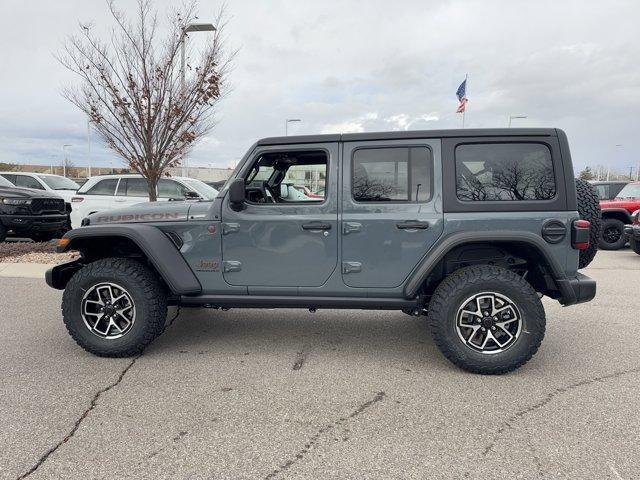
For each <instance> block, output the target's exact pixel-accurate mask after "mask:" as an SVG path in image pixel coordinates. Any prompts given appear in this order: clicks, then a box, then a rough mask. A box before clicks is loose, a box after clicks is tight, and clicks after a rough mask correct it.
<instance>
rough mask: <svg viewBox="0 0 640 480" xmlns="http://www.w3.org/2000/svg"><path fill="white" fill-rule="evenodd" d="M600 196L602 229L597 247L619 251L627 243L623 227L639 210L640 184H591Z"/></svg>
mask: <svg viewBox="0 0 640 480" xmlns="http://www.w3.org/2000/svg"><path fill="white" fill-rule="evenodd" d="M593 185H594V187H595V188H596V189H597V190H598V194H599V195H600V209H601V210H602V228H601V232H600V241H599V242H598V247H599V248H601V249H602V250H619V249H620V248H622V247H624V246H625V245H626V244H627V241H628V238H627V237H628V235H627V234H626V233H625V225H630V224H632V223H633V216H634V215H635V213H636V211H637V210H640V182H593Z"/></svg>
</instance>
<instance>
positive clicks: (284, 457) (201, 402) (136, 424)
mask: <svg viewBox="0 0 640 480" xmlns="http://www.w3.org/2000/svg"><path fill="white" fill-rule="evenodd" d="M585 273H587V274H588V275H590V276H592V277H594V278H596V279H597V280H598V282H599V283H598V295H597V297H596V299H595V301H593V302H591V303H588V304H584V305H579V306H574V307H570V308H562V307H560V306H559V305H558V304H557V303H555V302H553V301H548V300H545V307H546V310H547V335H546V338H545V341H544V342H543V345H542V348H541V350H540V351H539V352H538V354H537V355H536V356H535V357H534V358H533V360H532V361H531V362H529V364H527V365H526V366H524V367H523V368H521V369H520V370H518V371H516V372H514V373H512V374H509V375H505V376H501V377H486V376H478V375H472V374H468V373H465V372H463V371H461V370H458V369H457V368H455V367H454V366H452V365H451V364H450V363H448V362H447V361H446V360H445V359H444V358H443V357H442V356H441V355H440V353H439V352H438V351H437V349H436V347H435V346H434V344H433V342H432V341H431V338H430V336H429V335H428V333H427V331H426V328H425V325H424V321H423V320H422V319H416V318H411V317H408V316H406V315H404V314H402V313H393V312H359V311H318V312H317V313H315V314H313V313H309V312H307V311H303V310H291V311H285V310H267V311H258V310H231V311H227V312H221V311H207V310H188V309H183V310H182V312H181V313H180V315H179V316H178V317H177V319H175V321H174V322H173V323H172V324H171V325H169V326H168V327H167V330H166V332H165V333H164V334H163V335H162V337H160V338H159V339H158V340H157V341H156V342H155V343H154V344H152V345H151V346H150V347H149V348H148V349H147V350H146V351H145V352H144V354H143V355H142V356H141V357H139V358H136V359H119V360H114V359H102V358H97V357H94V356H92V355H90V354H88V353H85V352H84V351H83V350H81V349H80V348H79V347H77V346H76V345H75V343H74V342H73V341H72V339H71V338H70V337H69V336H68V335H67V333H66V331H65V330H64V326H63V324H62V320H61V315H60V309H59V305H60V298H61V293H60V292H57V291H54V290H52V289H49V288H48V287H46V285H45V284H44V281H42V280H37V279H23V278H20V279H13V278H0V307H1V309H0V310H1V315H0V322H1V323H0V328H1V330H2V336H0V358H1V361H2V368H1V369H0V372H1V373H0V377H1V381H2V389H1V390H0V422H1V424H2V427H3V428H2V429H0V445H2V448H0V476H1V478H3V479H5V478H6V479H17V478H24V477H25V476H27V477H28V478H33V479H39V478H41V479H45V478H95V479H97V478H104V479H107V478H108V479H113V478H189V479H200V478H211V479H227V478H229V479H245V478H246V479H249V478H251V479H267V478H274V479H276V478H323V479H326V478H380V479H391V478H421V479H425V478H527V479H528V478H532V479H533V478H594V479H595V478H597V479H604V478H612V479H620V478H624V479H630V478H638V471H639V468H640V448H639V447H638V446H639V445H640V414H638V412H639V411H640V348H639V344H640V315H639V314H638V311H639V310H638V298H640V296H639V295H638V294H639V293H640V256H638V255H636V254H634V253H633V252H631V251H630V250H628V249H627V250H623V251H618V252H599V254H598V257H597V258H596V261H595V262H594V263H593V264H592V265H591V267H590V268H588V269H587V270H586V271H585ZM30 472H31V473H30Z"/></svg>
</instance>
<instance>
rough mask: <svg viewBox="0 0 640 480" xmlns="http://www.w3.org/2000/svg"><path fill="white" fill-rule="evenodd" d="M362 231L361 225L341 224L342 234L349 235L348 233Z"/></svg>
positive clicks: (352, 223) (353, 223)
mask: <svg viewBox="0 0 640 480" xmlns="http://www.w3.org/2000/svg"><path fill="white" fill-rule="evenodd" d="M360 231H362V224H361V223H355V222H344V223H343V224H342V233H343V234H344V235H349V234H350V233H356V232H360Z"/></svg>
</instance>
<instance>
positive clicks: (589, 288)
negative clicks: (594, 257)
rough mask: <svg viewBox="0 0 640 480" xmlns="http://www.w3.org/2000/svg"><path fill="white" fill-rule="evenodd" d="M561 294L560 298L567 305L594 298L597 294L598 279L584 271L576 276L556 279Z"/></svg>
mask: <svg viewBox="0 0 640 480" xmlns="http://www.w3.org/2000/svg"><path fill="white" fill-rule="evenodd" d="M556 283H557V285H558V287H559V289H560V293H561V296H560V298H559V299H558V300H559V301H560V303H561V304H562V305H564V306H565V307H567V306H569V305H575V304H576V303H584V302H589V301H591V300H593V298H594V297H595V296H596V281H595V280H594V279H593V278H589V277H587V276H586V275H583V274H582V273H576V276H575V277H572V278H563V279H561V280H556Z"/></svg>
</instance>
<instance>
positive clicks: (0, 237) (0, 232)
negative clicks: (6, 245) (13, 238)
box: [0, 223, 7, 243]
mask: <svg viewBox="0 0 640 480" xmlns="http://www.w3.org/2000/svg"><path fill="white" fill-rule="evenodd" d="M6 239H7V229H6V228H5V226H4V225H2V223H0V243H2V242H4V241H5V240H6Z"/></svg>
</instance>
